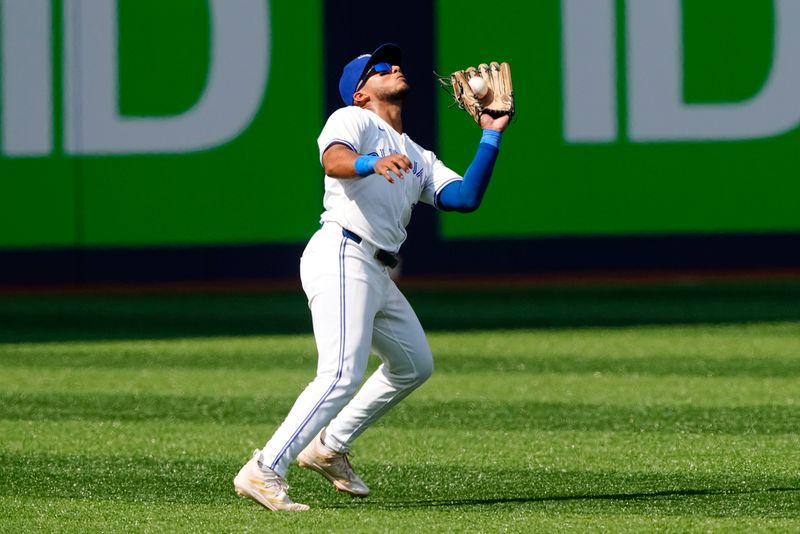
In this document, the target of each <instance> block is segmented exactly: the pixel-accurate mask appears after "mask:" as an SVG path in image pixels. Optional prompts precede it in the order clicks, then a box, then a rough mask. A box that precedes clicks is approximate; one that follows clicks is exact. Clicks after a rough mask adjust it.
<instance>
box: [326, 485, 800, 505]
mask: <svg viewBox="0 0 800 534" xmlns="http://www.w3.org/2000/svg"><path fill="white" fill-rule="evenodd" d="M794 493H800V487H776V488H751V489H681V490H663V491H651V492H639V493H602V494H576V495H545V496H519V497H496V498H487V499H480V498H465V499H419V500H410V501H389V500H386V501H383V500H381V501H373V502H370V501H366V502H363V503H359V502H356V503H349V504H334V505H331V506H328V507H329V508H353V507H359V506H363V505H367V506H375V507H378V508H436V507H464V506H491V505H498V504H500V505H502V504H525V503H546V502H581V501H586V502H592V501H604V502H609V503H612V502H622V501H626V502H631V501H633V502H636V501H640V502H641V503H642V504H646V505H647V506H652V504H653V501H656V500H660V501H661V502H662V503H664V504H665V505H667V506H669V507H674V506H675V505H676V502H675V501H674V500H671V498H673V497H687V498H692V497H730V496H737V497H739V498H741V497H742V496H752V497H754V498H755V499H754V500H756V501H757V500H759V499H761V498H764V499H772V498H774V496H775V495H780V494H783V495H786V496H790V495H791V494H794ZM792 497H793V495H792ZM679 502H683V503H684V504H685V500H681V501H679ZM708 504H709V503H706V505H708Z"/></svg>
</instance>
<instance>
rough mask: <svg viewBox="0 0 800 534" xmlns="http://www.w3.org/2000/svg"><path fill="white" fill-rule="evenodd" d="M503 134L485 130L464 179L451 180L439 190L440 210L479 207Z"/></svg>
mask: <svg viewBox="0 0 800 534" xmlns="http://www.w3.org/2000/svg"><path fill="white" fill-rule="evenodd" d="M501 136H502V134H501V133H500V132H496V131H494V130H488V129H487V130H483V137H481V142H480V143H479V144H478V151H477V152H476V154H475V158H473V160H472V163H470V165H469V167H467V172H465V173H464V178H463V180H457V181H455V182H451V183H449V184H447V185H446V186H445V187H444V188H443V189H442V190H441V191H440V192H439V195H438V196H437V198H436V206H437V207H438V208H439V209H440V210H442V211H459V212H462V213H469V212H471V211H475V210H476V209H478V206H480V205H481V200H483V194H484V193H485V192H486V188H487V187H488V186H489V179H490V178H491V177H492V170H493V169H494V163H495V161H497V154H498V153H499V152H500V139H501Z"/></svg>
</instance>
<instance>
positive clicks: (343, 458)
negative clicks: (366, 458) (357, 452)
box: [334, 452, 354, 475]
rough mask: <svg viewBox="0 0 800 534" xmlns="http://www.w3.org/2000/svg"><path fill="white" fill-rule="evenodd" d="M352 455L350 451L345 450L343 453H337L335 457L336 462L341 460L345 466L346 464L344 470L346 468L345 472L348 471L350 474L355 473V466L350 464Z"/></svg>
mask: <svg viewBox="0 0 800 534" xmlns="http://www.w3.org/2000/svg"><path fill="white" fill-rule="evenodd" d="M350 456H351V453H349V452H343V453H340V454H337V455H336V456H335V457H334V461H335V462H337V463H339V462H340V463H342V464H343V466H344V469H343V470H344V471H345V472H346V473H347V474H348V475H352V474H354V472H353V466H352V465H351V464H350Z"/></svg>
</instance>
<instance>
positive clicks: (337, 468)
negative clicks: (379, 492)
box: [297, 429, 369, 497]
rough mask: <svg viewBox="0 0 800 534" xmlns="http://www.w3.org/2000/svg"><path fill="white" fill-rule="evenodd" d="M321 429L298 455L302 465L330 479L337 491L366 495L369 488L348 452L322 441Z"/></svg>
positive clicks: (298, 460)
mask: <svg viewBox="0 0 800 534" xmlns="http://www.w3.org/2000/svg"><path fill="white" fill-rule="evenodd" d="M322 432H324V429H323V430H320V432H319V434H317V437H315V438H314V439H313V441H312V442H311V443H309V444H308V447H306V448H305V449H303V452H301V453H300V454H299V455H298V456H297V463H298V464H300V467H304V468H306V469H312V470H314V471H316V472H317V473H319V474H320V475H322V476H324V477H325V478H327V479H328V480H330V481H331V482H332V483H333V485H334V487H336V490H337V491H343V492H345V493H349V494H350V495H352V496H354V497H366V496H367V495H369V488H368V487H367V485H366V484H364V481H363V480H361V477H359V476H358V475H357V474H356V473H355V472H354V471H353V466H352V465H350V459H349V458H348V455H347V453H341V452H336V451H334V450H333V449H331V448H329V447H327V446H326V445H325V444H324V443H323V442H322Z"/></svg>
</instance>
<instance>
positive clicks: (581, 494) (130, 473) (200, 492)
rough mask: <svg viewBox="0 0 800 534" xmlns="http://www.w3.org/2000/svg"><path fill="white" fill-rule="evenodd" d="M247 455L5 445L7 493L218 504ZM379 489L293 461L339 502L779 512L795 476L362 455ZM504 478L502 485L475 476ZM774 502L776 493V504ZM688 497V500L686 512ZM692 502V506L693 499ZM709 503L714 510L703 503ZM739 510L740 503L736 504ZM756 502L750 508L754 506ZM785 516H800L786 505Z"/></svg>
mask: <svg viewBox="0 0 800 534" xmlns="http://www.w3.org/2000/svg"><path fill="white" fill-rule="evenodd" d="M238 467H239V464H238V463H235V462H230V461H219V460H216V461H215V460H212V459H206V458H203V459H181V458H164V457H158V458H153V457H147V456H124V455H122V456H119V457H97V456H90V457H87V456H69V455H60V456H59V458H58V461H57V462H54V461H53V459H52V458H50V457H49V456H47V455H13V454H0V472H1V473H2V475H3V480H5V481H6V483H5V484H4V485H3V486H2V487H0V494H4V495H17V496H38V497H53V498H65V497H66V498H80V499H87V500H88V499H91V500H123V501H133V502H163V501H168V502H175V503H189V502H192V503H196V504H204V503H219V502H225V501H231V500H233V498H234V496H233V492H232V482H231V480H232V473H234V474H235V472H236V470H237V469H238ZM359 470H360V472H361V473H362V475H363V476H364V477H365V478H367V479H368V480H370V484H371V487H372V489H373V492H374V493H375V495H374V496H372V497H370V498H369V499H367V500H366V501H357V502H354V501H353V500H352V499H350V498H349V497H344V498H343V496H336V495H335V493H334V492H332V490H331V489H330V487H329V486H328V484H327V483H324V482H323V481H322V480H321V479H320V478H319V476H318V475H316V474H314V473H310V472H307V471H303V470H300V469H299V468H297V467H295V466H292V468H291V472H290V475H289V476H290V477H291V479H292V481H293V483H294V485H295V487H302V489H303V495H304V499H305V501H307V502H309V503H314V504H322V503H325V504H327V505H329V506H330V505H334V506H339V507H359V508H360V507H370V506H377V507H394V508H402V507H414V506H420V507H431V506H437V505H438V506H442V505H472V506H474V505H480V504H502V503H526V502H527V503H533V502H537V501H547V500H554V501H559V500H592V499H595V500H602V499H608V500H612V499H616V500H619V501H636V500H642V501H644V500H648V499H652V498H658V497H685V496H696V495H701V496H709V495H737V494H738V495H740V496H743V495H750V496H751V497H753V501H754V503H757V502H758V501H761V500H762V499H763V501H764V502H763V503H762V507H763V508H764V509H767V508H768V507H769V509H770V510H772V511H773V512H774V510H775V508H774V504H775V502H774V501H775V500H778V501H781V500H787V501H790V502H791V501H794V500H796V499H797V497H798V494H800V489H799V488H798V478H797V477H780V476H773V477H769V478H764V477H750V476H743V475H741V474H714V475H711V474H698V475H693V476H686V475H681V474H677V473H657V472H653V473H642V472H618V471H614V470H611V471H585V470H581V471H559V472H552V471H547V470H543V469H537V468H527V469H521V468H515V469H501V468H492V467H486V466H481V465H471V466H469V465H467V466H464V465H461V466H452V465H439V464H430V463H420V464H418V465H394V464H386V463H361V464H359ZM478 480H502V481H503V484H476V483H475V482H476V481H478ZM767 501H770V503H769V505H768V504H767ZM684 506H687V503H686V502H683V503H682V505H681V506H680V508H681V509H682V511H686V510H683V508H684ZM687 509H688V508H687ZM705 512H707V511H705ZM733 512H734V514H735V513H736V512H735V510H734V511H733ZM749 513H752V510H748V514H749ZM782 515H783V516H784V517H800V509H798V508H794V509H792V507H788V506H787V507H785V509H783V514H782Z"/></svg>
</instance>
